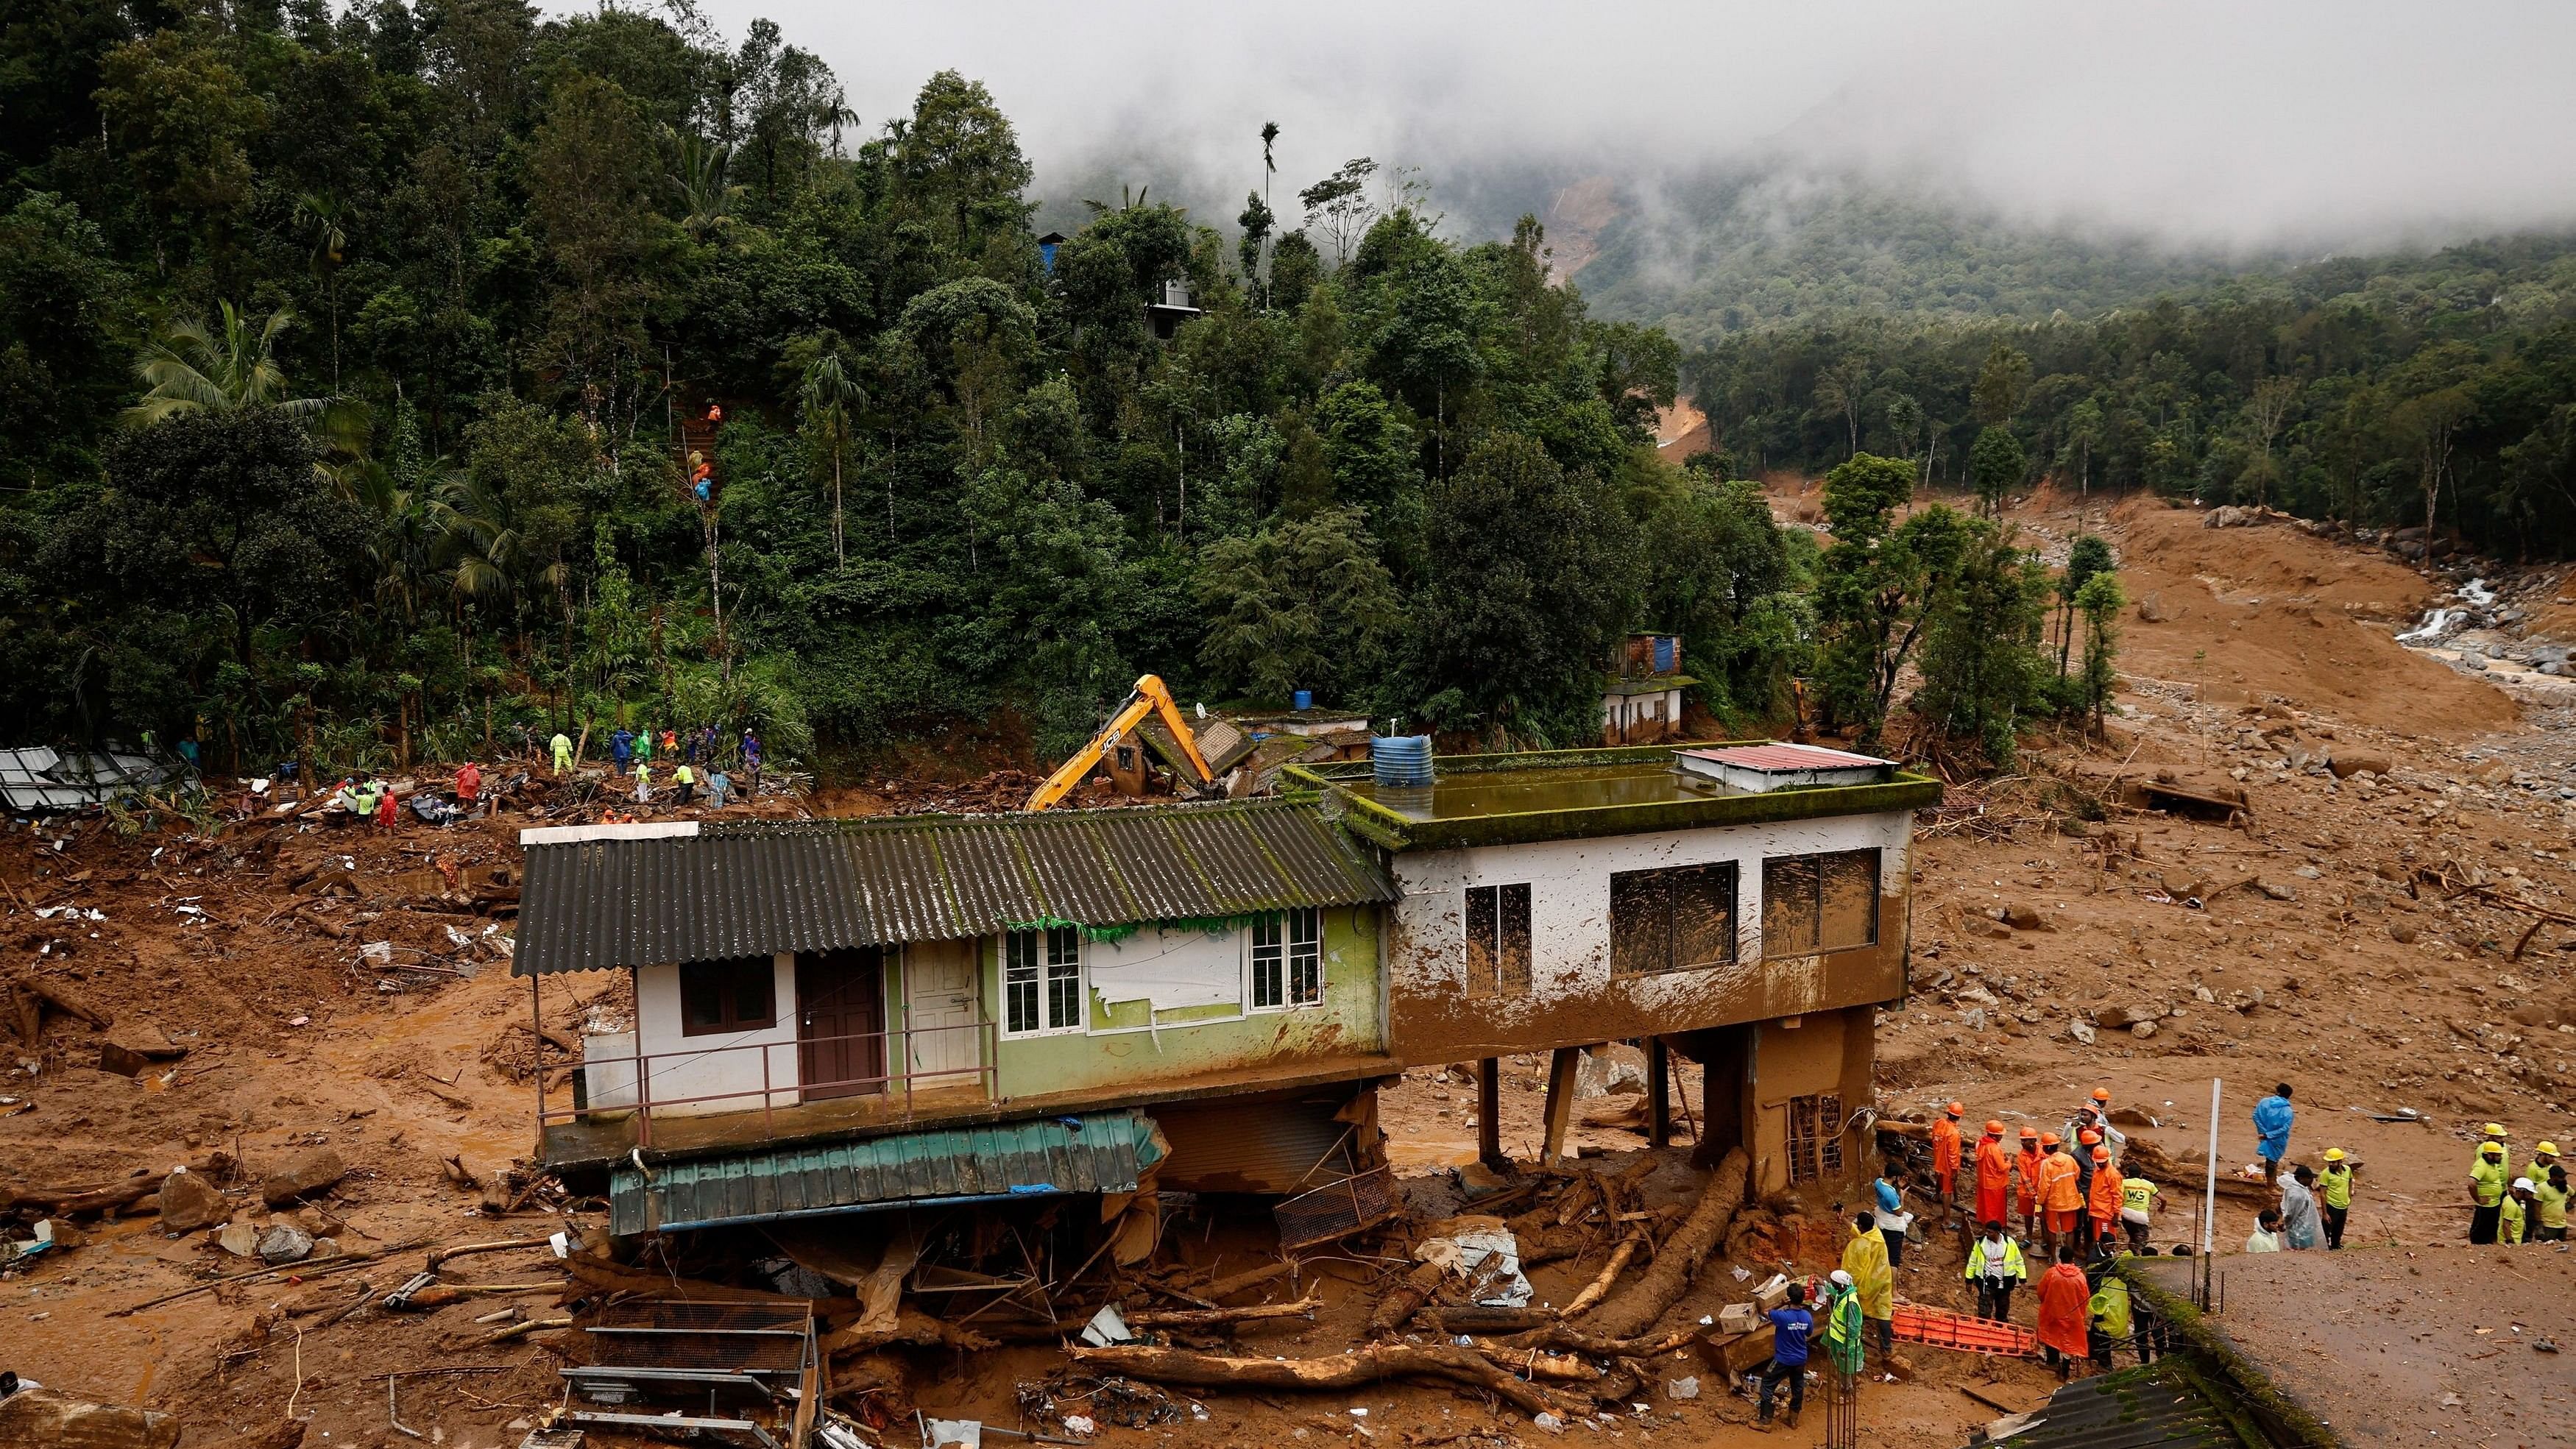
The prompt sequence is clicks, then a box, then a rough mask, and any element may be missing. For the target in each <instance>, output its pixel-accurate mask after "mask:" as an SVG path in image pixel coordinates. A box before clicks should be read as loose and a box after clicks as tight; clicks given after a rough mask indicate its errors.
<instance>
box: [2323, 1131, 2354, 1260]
mask: <svg viewBox="0 0 2576 1449" xmlns="http://www.w3.org/2000/svg"><path fill="white" fill-rule="evenodd" d="M2317 1205H2318V1206H2319V1207H2321V1208H2323V1209H2324V1210H2325V1214H2324V1216H2325V1220H2326V1251H2327V1252H2329V1253H2331V1252H2334V1251H2336V1250H2337V1249H2340V1248H2341V1247H2342V1246H2343V1220H2344V1215H2345V1214H2346V1213H2349V1212H2351V1211H2352V1163H2351V1161H2350V1160H2349V1159H2348V1158H2346V1157H2345V1156H2344V1151H2343V1149H2342V1148H2340V1147H2329V1148H2327V1149H2326V1165H2325V1170H2324V1171H2322V1172H2319V1173H2318V1174H2317Z"/></svg>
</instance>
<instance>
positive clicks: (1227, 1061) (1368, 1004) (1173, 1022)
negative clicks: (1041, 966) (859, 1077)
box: [982, 906, 1386, 1097]
mask: <svg viewBox="0 0 2576 1449" xmlns="http://www.w3.org/2000/svg"><path fill="white" fill-rule="evenodd" d="M1323 917H1324V1004H1323V1005H1321V1006H1311V1007H1301V1008H1299V1009H1297V1010H1294V1011H1265V1012H1258V1013H1244V1014H1242V1015H1239V1016H1238V1015H1235V1014H1234V1013H1233V1012H1232V1010H1231V1009H1230V1008H1226V1007H1221V1006H1219V1007H1197V1008H1191V1009H1188V1010H1183V1011H1169V1012H1165V1013H1163V1018H1162V1027H1161V1029H1160V1030H1159V1031H1158V1032H1146V1031H1130V1032H1121V1033H1119V1034H1116V1035H1110V1036H1096V1035H1092V1034H1090V1033H1080V1034H1076V1033H1067V1034H1065V1035H1062V1036H1041V1037H1020V1038H1007V1037H1006V1038H1003V1039H1002V1040H1001V1063H1000V1065H1001V1071H1000V1076H1001V1085H1000V1091H1001V1093H1002V1095H1004V1096H1008V1097H1028V1096H1038V1095H1042V1094H1046V1093H1052V1092H1071V1091H1080V1090H1083V1089H1086V1088H1113V1087H1114V1088H1118V1089H1121V1090H1128V1089H1133V1088H1135V1087H1136V1086H1138V1085H1140V1084H1141V1083H1143V1082H1145V1081H1147V1080H1149V1079H1151V1078H1158V1077H1162V1078H1180V1077H1189V1076H1196V1075H1199V1074H1201V1073H1206V1072H1219V1071H1227V1070H1232V1069H1235V1068H1241V1067H1253V1066H1261V1065H1266V1064H1271V1063H1287V1062H1296V1061H1314V1060H1322V1059H1326V1058H1331V1057H1346V1056H1357V1055H1364V1054H1369V1053H1374V1052H1380V1051H1383V1050H1385V1042H1386V1035H1385V1024H1384V1020H1383V1018H1382V1017H1381V1015H1380V1011H1379V1004H1380V1002H1381V1000H1382V999H1383V991H1382V988H1381V985H1380V979H1379V978H1380V963H1379V961H1378V908H1377V907H1375V906H1334V907H1328V908H1326V909H1325V910H1324V912H1323ZM982 954H983V984H984V1000H985V1001H986V1002H987V1003H988V1006H987V1008H986V1009H987V1010H988V1011H989V1012H991V1013H992V1014H993V1015H994V1016H996V1017H997V1018H998V1017H999V1016H1000V1014H1001V1002H1002V967H1001V959H1000V952H999V949H998V946H997V944H996V943H995V942H992V941H986V942H985V943H984V945H983V951H982ZM1089 1014H1090V1022H1091V1028H1092V1031H1094V1032H1099V1031H1110V1030H1114V1029H1115V1028H1118V1027H1126V1026H1134V1027H1142V1026H1143V1025H1145V1020H1146V1008H1145V1004H1144V1003H1143V1002H1140V1001H1131V1002H1121V1003H1119V1004H1118V1005H1117V1006H1116V1007H1114V1008H1112V1007H1108V1006H1105V1005H1104V1004H1103V1003H1102V1002H1101V1001H1100V999H1099V998H1098V997H1097V996H1094V997H1093V998H1092V999H1091V1002H1090V1007H1089ZM1193 1020H1195V1021H1196V1022H1197V1023H1198V1024H1196V1025H1191V1024H1187V1023H1189V1022H1191V1021H1193Z"/></svg>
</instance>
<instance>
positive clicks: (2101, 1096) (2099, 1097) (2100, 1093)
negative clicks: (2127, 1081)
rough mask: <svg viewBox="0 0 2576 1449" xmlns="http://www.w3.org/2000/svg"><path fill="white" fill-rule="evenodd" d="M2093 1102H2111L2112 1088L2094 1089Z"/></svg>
mask: <svg viewBox="0 0 2576 1449" xmlns="http://www.w3.org/2000/svg"><path fill="white" fill-rule="evenodd" d="M2093 1100H2094V1101H2096V1102H2107V1101H2110V1100H2111V1089H2110V1088H2108V1087H2095V1088H2094V1089H2093Z"/></svg>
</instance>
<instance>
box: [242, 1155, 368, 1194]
mask: <svg viewBox="0 0 2576 1449" xmlns="http://www.w3.org/2000/svg"><path fill="white" fill-rule="evenodd" d="M348 1175H349V1169H348V1167H347V1166H346V1165H345V1164H343V1163H342V1162H341V1161H340V1154H339V1153H336V1152H334V1151H332V1150H331V1149H330V1148H328V1147H324V1148H320V1149H318V1150H316V1151H313V1152H308V1153H306V1154H305V1155H304V1156H302V1157H299V1158H297V1159H296V1160H295V1161H294V1162H292V1163H290V1164H288V1166H287V1167H286V1168H285V1169H284V1170H283V1171H279V1172H275V1173H271V1174H270V1175H269V1177H268V1180H267V1181H265V1182H262V1183H261V1184H260V1185H259V1195H260V1198H261V1200H262V1201H264V1202H266V1203H267V1204H268V1205H269V1206H270V1207H287V1206H291V1205H292V1204H294V1203H295V1202H296V1201H298V1200H299V1199H302V1198H308V1197H312V1196H314V1195H315V1194H317V1193H320V1192H323V1191H324V1190H326V1189H328V1188H329V1187H331V1186H332V1184H334V1183H337V1182H338V1181H339V1180H340V1179H341V1178H344V1177H346V1176H348Z"/></svg>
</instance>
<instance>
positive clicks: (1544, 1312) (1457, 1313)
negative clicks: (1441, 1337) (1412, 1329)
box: [1418, 1304, 1556, 1333]
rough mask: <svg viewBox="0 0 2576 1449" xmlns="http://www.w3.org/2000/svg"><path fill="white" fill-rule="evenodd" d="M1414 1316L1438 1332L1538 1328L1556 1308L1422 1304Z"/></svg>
mask: <svg viewBox="0 0 2576 1449" xmlns="http://www.w3.org/2000/svg"><path fill="white" fill-rule="evenodd" d="M1418 1317H1419V1319H1420V1321H1422V1322H1424V1323H1429V1324H1432V1325H1434V1326H1436V1327H1437V1328H1438V1329H1439V1330H1440V1331H1441V1332H1442V1333H1517V1332H1519V1331H1520V1330H1522V1329H1524V1328H1542V1327H1545V1326H1546V1325H1548V1324H1551V1323H1554V1322H1555V1321H1556V1310H1555V1309H1553V1308H1484V1307H1479V1306H1477V1305H1474V1304H1469V1305H1468V1306H1466V1307H1464V1308H1426V1309H1423V1310H1422V1312H1421V1313H1420V1314H1419V1315H1418Z"/></svg>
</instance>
